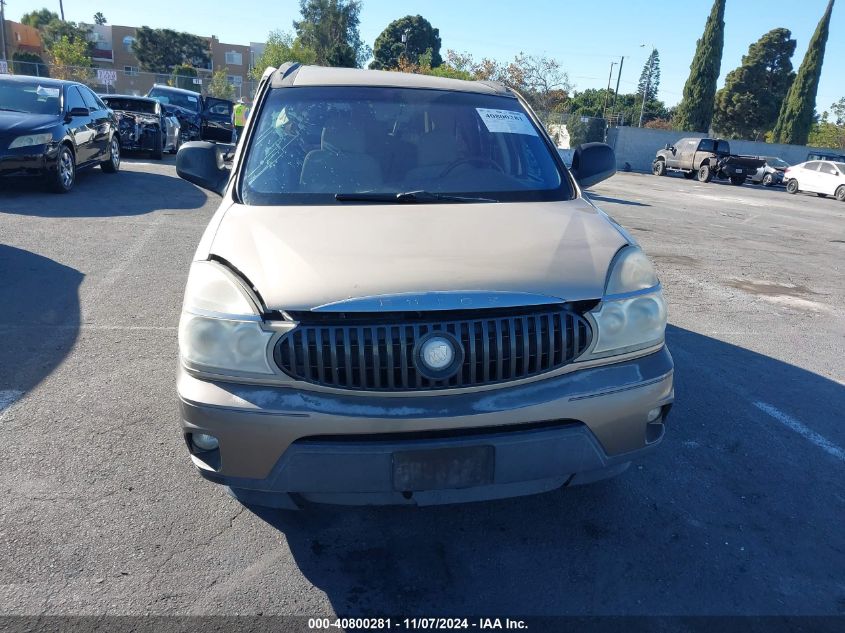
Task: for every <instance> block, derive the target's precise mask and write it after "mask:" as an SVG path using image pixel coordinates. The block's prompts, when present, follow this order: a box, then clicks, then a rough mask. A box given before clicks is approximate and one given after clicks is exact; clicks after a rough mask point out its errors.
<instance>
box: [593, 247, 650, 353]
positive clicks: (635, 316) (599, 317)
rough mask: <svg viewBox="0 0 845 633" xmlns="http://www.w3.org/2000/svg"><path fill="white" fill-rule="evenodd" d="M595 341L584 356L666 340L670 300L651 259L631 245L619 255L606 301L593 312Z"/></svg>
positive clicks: (609, 277) (604, 299)
mask: <svg viewBox="0 0 845 633" xmlns="http://www.w3.org/2000/svg"><path fill="white" fill-rule="evenodd" d="M591 315H592V317H593V319H594V321H595V324H596V331H595V332H594V333H593V338H594V340H595V343H594V345H593V348H592V350H590V353H589V355H588V356H586V357H585V358H584V360H589V359H590V358H591V357H592V358H596V357H599V358H600V357H604V356H613V355H616V354H625V353H627V352H633V351H636V350H638V349H644V348H647V347H652V346H654V345H658V344H660V343H661V342H663V338H664V336H665V332H666V302H665V301H664V299H663V291H662V290H661V289H660V282H659V280H658V279H657V274H656V273H655V271H654V267H653V266H652V265H651V262H650V261H649V260H648V258H647V257H646V256H645V253H643V252H642V251H641V250H640V249H639V248H637V247H635V246H628V247H626V248H624V249H623V250H622V251H620V253H619V254H618V255H617V256H616V258H615V259H614V261H613V264H612V268H611V270H610V275H608V280H607V286H606V288H605V292H604V297H603V298H602V302H601V303H600V304H599V305H598V307H597V308H596V310H594V311H593V312H592V313H591Z"/></svg>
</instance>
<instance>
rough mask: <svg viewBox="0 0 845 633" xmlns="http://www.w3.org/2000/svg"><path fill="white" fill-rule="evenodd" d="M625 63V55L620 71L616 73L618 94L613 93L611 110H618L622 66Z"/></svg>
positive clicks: (620, 62) (621, 61)
mask: <svg viewBox="0 0 845 633" xmlns="http://www.w3.org/2000/svg"><path fill="white" fill-rule="evenodd" d="M624 63H625V56H624V55H623V56H622V57H621V58H620V60H619V71H618V72H617V73H616V92H614V93H613V104H612V105H611V106H610V109H611V110H613V111H615V110H616V97H618V96H619V80H620V79H622V65H623V64H624Z"/></svg>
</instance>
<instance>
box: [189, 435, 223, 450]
mask: <svg viewBox="0 0 845 633" xmlns="http://www.w3.org/2000/svg"><path fill="white" fill-rule="evenodd" d="M191 441H192V442H193V443H194V447H195V448H196V449H197V450H199V451H213V450H214V449H215V448H217V447H218V446H219V445H220V444H219V442H218V441H217V438H216V437H214V436H213V435H206V434H205V433H194V434H193V435H192V436H191Z"/></svg>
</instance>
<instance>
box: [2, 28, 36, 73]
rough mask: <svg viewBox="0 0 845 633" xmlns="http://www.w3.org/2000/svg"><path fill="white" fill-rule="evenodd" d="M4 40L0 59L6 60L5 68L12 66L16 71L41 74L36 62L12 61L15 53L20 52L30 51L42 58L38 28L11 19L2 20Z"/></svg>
mask: <svg viewBox="0 0 845 633" xmlns="http://www.w3.org/2000/svg"><path fill="white" fill-rule="evenodd" d="M3 26H4V36H5V37H4V40H3V43H4V44H5V47H6V48H5V50H4V51H2V52H0V53H1V54H0V59H6V60H8V66H7V68H14V69H15V72H18V73H22V74H23V73H31V74H33V75H38V74H41V72H42V71H43V68H42V67H40V65H39V64H37V63H16V64H15V63H13V61H12V60H13V59H14V58H15V55H17V54H20V53H32V54H34V55H38V56H39V57H41V58H42V59H43V58H44V47H43V45H42V43H41V34H40V33H39V32H38V29H35V28H32V27H31V26H27V25H26V24H21V23H20V22H14V21H12V20H5V22H4V25H3Z"/></svg>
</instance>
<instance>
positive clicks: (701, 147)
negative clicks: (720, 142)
mask: <svg viewBox="0 0 845 633" xmlns="http://www.w3.org/2000/svg"><path fill="white" fill-rule="evenodd" d="M715 149H716V144H715V143H714V142H713V139H712V138H705V139H702V140H701V142H700V143H699V144H698V151H700V152H713V151H715Z"/></svg>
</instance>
